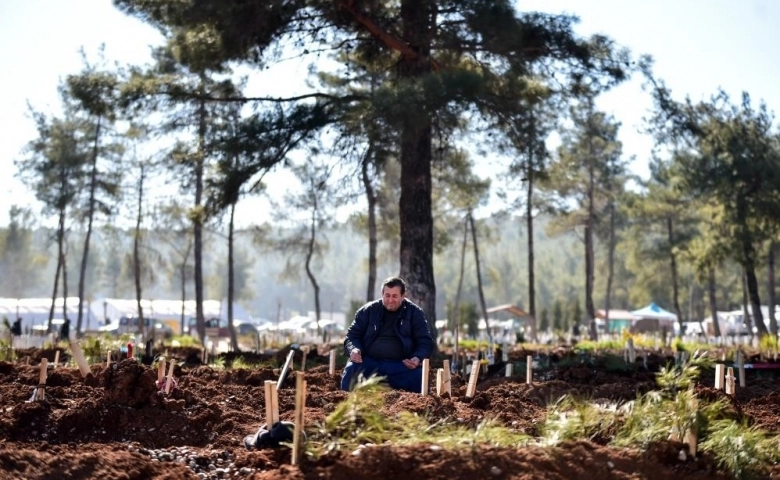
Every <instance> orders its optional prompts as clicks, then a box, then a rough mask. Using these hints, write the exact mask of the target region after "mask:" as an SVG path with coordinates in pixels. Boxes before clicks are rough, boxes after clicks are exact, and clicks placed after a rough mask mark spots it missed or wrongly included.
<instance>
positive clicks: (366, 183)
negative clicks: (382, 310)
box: [361, 147, 377, 302]
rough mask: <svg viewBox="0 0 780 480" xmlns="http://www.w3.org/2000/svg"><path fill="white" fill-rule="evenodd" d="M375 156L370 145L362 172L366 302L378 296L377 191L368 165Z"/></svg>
mask: <svg viewBox="0 0 780 480" xmlns="http://www.w3.org/2000/svg"><path fill="white" fill-rule="evenodd" d="M372 156H373V148H371V147H369V149H368V152H367V153H366V157H365V158H364V159H363V165H362V166H361V167H362V168H361V173H362V178H363V188H364V189H365V191H366V202H367V203H368V285H367V286H366V302H370V301H371V300H373V299H374V298H376V294H377V291H376V268H377V267H376V247H377V227H376V203H377V198H376V193H375V192H374V186H373V184H372V183H371V177H370V176H369V175H368V167H369V163H370V161H371V157H372Z"/></svg>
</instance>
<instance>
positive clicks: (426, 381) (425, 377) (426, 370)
mask: <svg viewBox="0 0 780 480" xmlns="http://www.w3.org/2000/svg"><path fill="white" fill-rule="evenodd" d="M430 375H431V360H430V359H428V358H426V359H424V360H423V361H422V385H421V388H420V394H421V395H422V396H426V395H428V389H429V388H430V383H431V377H430Z"/></svg>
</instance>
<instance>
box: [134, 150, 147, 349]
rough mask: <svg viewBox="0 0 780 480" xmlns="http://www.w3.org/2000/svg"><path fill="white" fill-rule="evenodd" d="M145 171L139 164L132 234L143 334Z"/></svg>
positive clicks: (144, 326) (136, 296) (139, 316)
mask: <svg viewBox="0 0 780 480" xmlns="http://www.w3.org/2000/svg"><path fill="white" fill-rule="evenodd" d="M145 177H146V172H145V170H144V165H143V164H141V174H140V175H139V177H138V210H137V213H136V216H135V235H133V277H134V280H135V304H136V308H137V309H138V333H140V334H141V335H144V334H145V333H146V332H145V330H146V321H145V320H144V308H143V305H141V299H142V298H143V287H142V286H141V223H142V221H143V212H144V210H143V198H144V180H145Z"/></svg>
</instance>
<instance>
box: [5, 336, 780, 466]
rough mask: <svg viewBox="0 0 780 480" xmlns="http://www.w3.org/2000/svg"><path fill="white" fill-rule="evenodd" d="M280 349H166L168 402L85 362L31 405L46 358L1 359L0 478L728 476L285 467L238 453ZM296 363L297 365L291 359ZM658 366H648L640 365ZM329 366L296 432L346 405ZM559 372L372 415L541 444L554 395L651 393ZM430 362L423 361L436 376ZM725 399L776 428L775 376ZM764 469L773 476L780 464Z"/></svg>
mask: <svg viewBox="0 0 780 480" xmlns="http://www.w3.org/2000/svg"><path fill="white" fill-rule="evenodd" d="M288 350H289V349H288ZM288 350H282V351H280V352H278V353H277V354H276V355H275V356H273V357H262V356H257V355H251V354H248V355H247V356H245V358H244V361H245V363H247V362H256V361H258V360H263V361H265V362H266V365H269V366H268V367H264V368H254V369H242V368H236V369H224V368H214V367H210V366H200V365H197V361H196V359H197V358H198V355H197V354H193V352H191V351H187V350H184V349H182V350H181V351H176V352H171V354H173V355H174V356H175V357H176V358H177V359H178V361H179V362H180V365H177V366H176V367H175V370H174V377H175V378H176V379H177V381H178V385H177V388H176V389H174V390H173V391H172V392H171V393H170V394H168V395H165V394H164V393H161V392H159V391H158V389H157V387H156V385H155V381H156V380H157V372H156V370H153V368H152V367H151V366H146V365H142V364H139V363H138V362H136V361H135V360H122V361H121V362H118V363H114V364H112V365H111V366H110V367H106V366H105V364H94V365H92V366H91V373H90V374H89V375H88V376H87V377H86V378H82V376H81V374H80V373H79V371H78V369H76V368H73V367H62V366H60V367H59V368H57V369H50V370H49V376H48V380H47V383H46V394H45V398H44V399H43V400H36V401H29V400H30V398H31V395H32V392H33V390H34V388H35V386H37V385H38V372H39V367H38V364H39V362H40V359H41V358H43V357H46V358H48V359H49V361H50V362H51V361H53V358H54V351H47V350H28V351H19V352H17V356H18V358H20V360H19V361H17V362H15V363H4V362H0V480H4V479H52V480H53V479H92V478H94V479H138V480H141V479H189V478H191V479H198V478H209V479H220V478H224V479H227V478H231V479H232V478H251V479H276V478H279V479H281V478H290V479H334V480H341V479H343V480H347V479H349V480H355V479H360V478H381V479H388V480H393V479H403V480H408V479H412V478H413V479H422V480H424V479H452V480H458V479H469V480H473V479H475V478H479V479H482V478H489V479H492V478H495V479H567V480H568V479H576V478H597V479H602V478H603V479H653V480H663V479H678V480H679V479H694V478H695V479H703V478H707V479H718V478H723V479H725V478H728V476H726V475H724V474H722V473H719V472H718V471H717V469H716V465H715V462H714V460H713V459H712V458H710V457H709V456H708V455H702V454H700V455H699V456H697V458H690V457H688V458H686V459H685V460H681V459H680V457H679V452H680V450H683V449H684V448H686V447H685V446H683V445H681V444H678V443H675V442H664V443H661V444H658V445H654V446H653V447H651V448H650V449H648V450H647V451H639V450H636V449H621V448H615V447H608V446H605V445H604V444H605V443H606V442H607V441H608V439H594V441H593V442H587V441H579V442H571V443H565V444H561V445H559V446H557V447H554V448H552V447H546V448H542V447H526V448H519V449H514V448H512V449H510V448H491V447H486V446H478V447H474V448H473V449H464V450H445V449H442V448H440V447H438V446H436V445H426V444H422V445H415V446H398V445H388V444H384V445H378V446H373V445H371V446H366V447H365V448H361V449H359V450H357V451H355V452H351V451H341V452H335V453H331V454H328V455H325V456H323V457H320V458H319V459H316V460H314V459H312V458H309V457H306V458H304V459H303V460H302V461H301V463H300V465H298V466H291V464H290V460H291V452H290V450H289V449H287V448H285V447H283V448H276V449H273V448H267V449H262V450H252V451H248V450H247V449H246V448H245V447H244V445H243V438H244V437H245V436H247V435H249V434H252V433H255V432H256V431H257V430H258V428H259V427H260V426H261V425H262V424H264V423H265V420H264V418H265V417H264V398H263V397H264V389H263V385H264V382H265V381H266V380H276V379H278V376H279V371H278V368H274V367H273V366H274V365H275V366H278V365H280V363H281V359H283V358H284V357H285V356H286V352H287V351H288ZM526 353H527V352H522V354H518V355H517V357H518V359H519V358H525V356H524V355H525V354H526ZM296 355H297V357H296V362H295V365H298V366H300V361H301V359H300V353H298V354H296ZM234 359H235V355H231V354H229V355H226V356H225V357H224V363H225V364H227V365H228V366H230V363H232V361H233V360H234ZM663 360H664V359H662V358H652V359H651V362H650V364H649V365H650V367H651V368H652V366H653V365H657V364H658V363H660V362H662V361H663ZM326 362H327V357H326V356H319V355H316V354H310V355H309V361H308V362H307V364H308V366H309V368H308V369H307V370H306V372H305V377H306V381H307V393H308V395H307V398H306V412H305V428H306V429H307V430H309V429H314V428H316V426H317V424H318V423H321V422H323V421H324V419H325V417H326V416H327V415H328V414H329V413H330V412H332V411H333V410H334V408H335V406H336V405H337V404H338V403H340V402H342V401H343V400H344V399H346V398H347V393H345V392H342V391H340V390H339V387H338V385H339V376H338V374H339V373H340V372H337V374H336V375H330V374H329V373H328V367H327V365H326ZM561 365H563V363H562V364H561ZM566 365H568V366H566V367H564V366H560V367H556V366H555V364H554V363H553V365H552V366H551V368H550V369H549V370H548V372H547V373H545V374H544V375H543V377H544V378H540V381H537V382H535V383H533V384H530V385H529V384H526V383H525V379H524V378H520V377H510V378H490V379H487V380H484V381H482V382H481V383H479V385H478V387H477V393H476V395H475V396H474V397H473V398H466V397H465V390H466V385H465V379H463V378H462V377H460V376H457V375H456V376H454V377H453V396H452V398H448V397H446V396H445V397H436V396H433V395H430V396H426V397H423V396H421V395H418V394H413V393H406V392H398V391H389V392H387V393H384V394H383V395H384V407H383V412H382V413H383V414H384V415H386V416H389V417H393V416H395V415H397V414H398V413H399V412H402V411H409V412H413V413H419V414H425V415H426V416H428V417H429V418H432V419H434V420H451V421H457V422H461V423H464V424H467V425H472V426H476V425H477V424H479V423H480V422H481V421H482V420H484V419H488V418H492V419H496V421H498V422H499V423H500V424H502V425H505V426H507V427H509V428H511V429H514V430H517V431H519V432H525V433H527V434H529V435H538V434H539V433H540V426H541V424H542V423H543V421H544V418H545V415H546V405H548V404H549V403H551V402H552V401H554V400H556V399H557V398H559V397H560V396H561V395H564V394H571V395H574V396H578V397H582V398H588V399H592V400H600V399H603V400H608V401H613V402H614V401H629V400H632V399H635V398H636V396H637V394H639V393H643V392H646V391H648V390H650V389H652V388H653V387H654V376H653V374H652V372H650V371H646V370H644V369H643V368H641V367H640V368H638V369H636V370H631V371H626V372H618V373H607V372H605V371H603V370H600V369H599V368H598V367H594V366H588V365H586V364H576V362H568V363H566ZM440 366H441V364H440V363H439V364H438V365H437V362H435V361H434V362H433V365H432V367H433V368H437V367H440ZM432 377H434V376H433V375H432ZM540 377H542V375H540ZM294 383H295V382H294V379H293V376H292V375H289V376H288V378H287V380H286V381H285V382H284V384H283V385H282V386H281V388H280V389H279V410H280V416H281V419H282V420H288V421H292V420H293V413H294V406H295V384H294ZM711 383H712V382H711V381H710V382H709V384H708V383H707V380H704V381H703V382H702V385H700V386H699V387H698V388H699V392H700V393H701V394H702V395H703V396H705V397H717V396H719V395H722V393H721V392H718V391H715V390H714V389H712V388H711V387H712V385H711ZM732 403H733V405H734V408H735V410H736V411H737V412H739V413H740V414H742V415H744V416H745V417H746V418H747V419H749V420H750V421H751V422H754V423H756V424H758V425H760V426H761V427H762V428H764V429H766V430H768V431H770V432H773V433H776V432H777V431H778V429H779V428H780V421H779V420H778V413H777V409H778V406H780V387H778V386H777V383H776V382H775V381H774V380H773V379H770V378H764V379H760V378H749V385H748V387H747V388H745V389H740V390H739V392H738V395H737V397H736V398H735V399H734V400H733V401H732ZM775 472H776V473H775ZM775 472H773V473H774V474H775V475H780V469H777V468H776V470H775Z"/></svg>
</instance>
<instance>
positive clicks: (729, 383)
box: [726, 367, 737, 395]
mask: <svg viewBox="0 0 780 480" xmlns="http://www.w3.org/2000/svg"><path fill="white" fill-rule="evenodd" d="M735 380H736V378H735V377H734V368H732V367H729V368H728V369H726V395H734V393H735V391H736V390H737V388H736V385H735V383H736V382H735Z"/></svg>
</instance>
